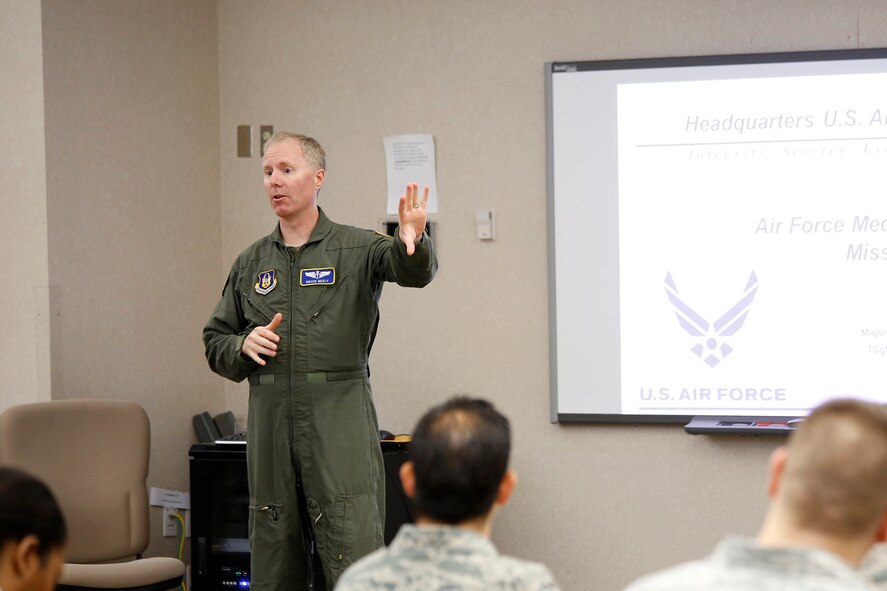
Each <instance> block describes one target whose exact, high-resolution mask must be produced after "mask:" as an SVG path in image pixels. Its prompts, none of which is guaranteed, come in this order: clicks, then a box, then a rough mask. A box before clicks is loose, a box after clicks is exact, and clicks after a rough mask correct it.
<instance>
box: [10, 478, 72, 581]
mask: <svg viewBox="0 0 887 591" xmlns="http://www.w3.org/2000/svg"><path fill="white" fill-rule="evenodd" d="M66 536H67V532H66V529H65V522H64V519H63V517H62V513H61V510H60V509H59V506H58V504H57V503H56V501H55V497H53V495H52V493H51V492H50V491H49V489H48V488H47V487H46V485H44V484H43V483H42V482H40V481H39V480H37V479H36V478H33V477H32V476H29V475H28V474H26V473H24V472H22V471H20V470H15V469H12V468H0V589H2V590H3V591H51V590H52V589H54V588H55V584H56V581H58V578H59V575H61V572H62V566H63V564H64V546H65V539H66Z"/></svg>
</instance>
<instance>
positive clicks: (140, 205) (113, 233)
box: [0, 0, 887, 589]
mask: <svg viewBox="0 0 887 591" xmlns="http://www.w3.org/2000/svg"><path fill="white" fill-rule="evenodd" d="M37 6H38V5H37V3H33V2H32V3H27V2H18V1H15V0H0V14H3V17H2V19H0V55H2V56H3V58H2V64H3V68H4V76H3V77H0V104H2V105H3V109H2V114H0V130H2V131H5V132H6V134H5V135H4V139H5V140H6V141H4V143H3V146H4V147H2V148H0V150H2V152H3V153H2V156H0V173H2V174H0V198H2V200H3V215H2V216H0V245H2V246H4V247H5V250H6V252H7V253H15V254H16V255H17V256H14V257H7V259H8V261H7V262H5V263H3V265H2V266H0V281H3V284H4V285H5V286H6V292H7V293H8V294H9V296H8V297H9V298H10V300H9V301H11V302H12V304H11V305H9V306H4V307H3V314H4V315H3V316H2V321H3V326H4V329H5V330H4V334H3V336H2V337H0V343H2V345H0V359H2V361H0V364H2V365H0V371H2V375H3V376H4V380H3V384H4V385H3V386H2V387H0V388H2V389H0V392H2V397H0V405H2V406H6V405H8V404H11V403H16V402H19V401H31V400H38V399H45V398H47V392H48V390H49V384H50V375H51V378H52V380H51V384H52V397H53V398H79V397H99V398H116V399H126V400H135V401H137V402H139V403H141V404H142V405H143V406H145V408H146V409H147V410H148V413H149V415H150V417H151V420H152V427H153V449H152V453H153V456H152V464H151V475H150V484H151V485H153V486H161V487H164V488H177V489H187V487H188V473H187V449H188V446H189V445H190V443H191V442H192V430H191V425H190V419H191V416H192V415H193V414H195V413H196V412H198V411H200V410H204V409H208V410H210V411H212V412H217V411H220V410H222V409H223V408H226V407H231V408H233V409H234V410H235V411H236V412H237V414H238V416H239V418H240V419H241V420H243V418H244V417H245V410H246V396H245V390H244V387H243V385H233V384H226V383H225V382H224V381H223V380H222V379H221V378H218V377H215V376H213V375H212V374H211V373H210V372H209V370H208V369H207V368H206V364H205V361H204V359H203V351H202V344H201V342H200V331H201V328H202V326H203V323H204V321H205V319H206V317H207V316H208V314H209V312H210V310H211V308H212V306H213V304H214V303H215V301H216V299H217V297H218V295H219V293H220V290H221V287H222V283H223V281H224V276H225V274H226V273H227V269H228V266H229V265H230V263H231V261H232V260H233V258H234V256H235V255H236V254H237V253H238V252H239V251H240V250H241V249H242V248H243V247H245V246H246V245H248V244H249V243H250V242H252V241H253V240H255V239H256V238H258V237H259V236H261V235H264V234H266V233H268V232H269V231H270V230H271V228H272V227H273V224H274V218H273V216H272V215H271V213H270V211H269V209H268V205H267V203H266V201H265V199H264V196H263V193H262V190H261V180H260V165H259V160H258V158H257V157H253V158H237V157H236V156H235V151H234V138H235V126H236V125H238V124H251V125H254V126H257V125H260V124H273V125H274V126H275V127H276V128H277V129H278V130H279V129H293V130H299V131H304V132H307V133H310V134H313V135H315V136H316V137H318V138H319V139H320V140H321V141H322V142H323V143H324V145H325V147H326V148H327V150H328V153H329V163H330V166H329V169H328V177H327V183H326V185H325V188H324V190H323V192H322V194H321V203H322V205H323V207H324V208H325V209H326V210H327V211H328V213H330V215H331V217H333V218H334V219H336V220H338V221H342V222H346V223H353V224H358V225H364V226H375V225H376V224H377V223H378V222H379V220H380V219H382V218H383V217H384V207H385V206H384V196H385V170H384V157H383V150H382V137H383V136H384V135H389V134H396V133H414V132H424V133H432V134H433V135H434V136H435V140H436V142H437V152H438V158H437V164H438V183H439V189H440V196H441V211H440V213H439V214H437V216H436V221H437V222H438V230H439V233H438V239H437V247H438V252H439V256H440V262H441V271H440V274H439V275H438V277H437V279H436V280H435V281H434V282H433V283H432V284H431V285H430V286H429V287H428V288H426V289H425V290H422V291H414V290H405V289H400V288H396V287H389V288H386V293H385V297H384V298H383V319H382V326H381V328H380V331H379V335H378V339H377V345H376V349H375V351H374V354H373V358H372V369H373V384H374V390H375V395H376V400H377V404H378V410H379V416H380V422H381V425H382V426H383V427H384V428H387V429H389V430H392V431H397V432H404V431H409V430H410V429H411V427H412V425H413V423H414V422H415V420H416V418H417V417H418V415H419V414H420V413H421V412H422V411H423V410H424V409H425V408H427V407H428V406H429V405H431V404H433V403H435V402H437V401H439V400H441V399H443V398H445V397H447V396H449V395H450V394H451V393H453V392H466V393H471V394H475V395H482V396H486V397H489V398H491V399H493V400H494V401H495V402H496V403H497V404H498V405H499V406H500V407H501V408H502V409H503V410H504V411H505V412H506V413H507V414H508V415H509V416H510V417H511V419H512V421H513V424H514V430H515V438H516V442H515V447H516V449H515V455H514V466H515V467H516V468H517V470H518V471H519V473H520V476H521V481H520V485H519V487H518V491H517V494H516V496H515V498H514V499H513V501H512V503H511V504H510V505H509V506H508V507H507V508H506V509H505V511H503V513H502V514H501V516H500V517H499V519H498V521H497V525H496V529H495V534H494V537H495V541H496V542H497V544H498V545H499V546H500V548H501V549H502V550H503V551H504V552H508V553H513V554H516V555H519V556H524V557H528V558H534V559H537V560H541V561H544V562H546V563H547V564H549V565H550V566H551V568H552V570H553V571H554V573H555V575H556V577H557V578H558V580H559V581H560V583H561V584H562V586H563V587H564V588H565V589H586V588H595V589H619V588H620V587H621V586H622V585H624V584H625V583H626V582H627V581H629V580H630V579H632V578H634V577H635V576H637V575H638V574H640V573H642V572H646V571H649V570H651V569H653V568H656V567H659V566H662V565H665V564H669V563H671V562H674V561H677V560H684V559H688V558H693V557H697V556H700V555H702V554H704V553H705V552H707V551H708V550H709V549H710V547H711V545H712V544H713V543H714V542H715V541H716V540H717V539H719V538H720V537H721V536H722V535H724V534H725V533H727V532H738V533H752V532H753V531H754V530H755V528H756V527H757V524H758V523H759V520H760V516H761V513H762V511H763V509H764V507H765V504H766V502H765V499H764V495H763V477H764V462H765V459H766V456H767V454H768V453H769V451H770V450H771V449H772V448H773V446H774V445H775V444H776V441H775V440H770V439H747V438H737V437H724V438H710V437H690V436H687V435H685V434H684V433H683V431H682V430H681V429H680V428H679V427H675V426H646V427H640V426H600V425H573V426H562V425H552V424H550V423H549V422H548V405H549V403H548V369H549V368H548V325H547V315H548V302H547V295H548V292H547V285H545V284H544V283H542V282H539V280H538V278H540V277H546V276H547V273H546V265H547V254H546V224H545V147H544V137H545V136H544V131H545V130H544V105H543V76H542V64H543V63H544V62H546V61H551V60H570V59H607V58H632V57H652V56H667V55H690V54H713V53H738V52H763V51H789V50H806V49H837V48H853V47H858V46H860V47H872V46H885V45H887V26H885V25H887V5H884V4H883V3H882V2H879V1H877V0H869V1H852V0H848V1H845V2H834V1H833V0H782V1H780V2H773V1H772V0H770V1H765V0H747V1H745V2H736V1H727V0H720V1H716V2H706V1H703V0H675V1H672V2H650V1H649V0H646V1H641V0H628V1H621V0H620V1H616V0H558V1H552V2H538V1H535V0H489V1H488V2H475V1H468V0H452V1H450V2H423V1H418V2H417V1H415V0H413V1H409V2H408V1H407V0H377V1H374V2H367V3H355V2H345V1H343V0H333V1H330V0H323V1H321V0H300V1H298V2H293V1H292V0H286V1H285V0H276V1H270V0H268V1H263V2H261V3H251V2H241V1H238V0H218V1H216V0H189V1H188V2H182V1H178V0H151V2H145V1H143V0H113V1H112V0H44V1H43V5H42V8H43V11H42V27H43V28H42V31H41V22H40V19H41V15H40V11H39V8H37ZM41 37H42V40H41ZM41 42H42V44H43V47H44V51H43V53H42V55H41V49H40V44H41ZM44 69H45V92H44V89H43V88H41V86H42V85H43V84H44V80H43V77H42V76H41V74H40V72H41V71H43V70H44ZM7 73H8V75H7ZM44 97H45V134H46V135H45V137H46V142H45V164H44V146H43V126H44V112H43V102H44ZM220 196H221V198H220ZM479 207H492V208H495V209H496V212H497V216H498V228H497V240H496V241H495V242H492V243H481V242H479V241H477V240H476V239H475V238H474V227H473V211H474V209H475V208H479ZM47 235H48V238H47ZM47 286H51V289H48V287H47ZM50 296H51V297H50ZM50 310H51V312H52V323H51V325H48V320H47V314H48V313H49V311H50ZM50 329H51V330H50ZM50 332H51V339H50V338H49V334H50ZM48 343H51V349H52V356H51V365H50V356H49V352H48V347H49V344H48ZM407 358H409V359H412V360H413V362H412V367H411V370H410V372H404V371H403V370H402V367H403V363H402V360H403V359H407ZM157 513H158V511H157V510H155V513H154V514H153V518H154V522H155V525H154V527H153V528H152V532H159V529H160V528H159V523H158V522H159V516H158V515H157ZM153 537H154V540H153V541H152V546H151V548H150V549H149V552H148V554H149V555H157V554H165V555H173V554H174V549H173V546H172V539H162V538H160V537H159V535H157V534H156V533H155V534H154V536H153Z"/></svg>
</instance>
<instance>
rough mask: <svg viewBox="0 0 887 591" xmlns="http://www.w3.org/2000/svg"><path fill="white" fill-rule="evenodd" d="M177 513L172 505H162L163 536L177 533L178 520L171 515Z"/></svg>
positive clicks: (166, 536)
mask: <svg viewBox="0 0 887 591" xmlns="http://www.w3.org/2000/svg"><path fill="white" fill-rule="evenodd" d="M174 514H175V515H178V514H179V512H178V511H177V510H176V509H173V508H172V507H164V508H163V537H164V538H169V537H172V536H177V535H179V525H180V524H179V520H178V519H176V518H175V517H173V515H174Z"/></svg>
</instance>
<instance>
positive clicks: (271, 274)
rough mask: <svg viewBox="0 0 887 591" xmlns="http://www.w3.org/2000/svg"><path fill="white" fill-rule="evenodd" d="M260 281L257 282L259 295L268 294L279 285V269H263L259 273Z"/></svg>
mask: <svg viewBox="0 0 887 591" xmlns="http://www.w3.org/2000/svg"><path fill="white" fill-rule="evenodd" d="M258 279H259V281H258V282H257V283H256V293H257V294H259V295H267V294H268V292H270V291H271V290H272V289H274V288H275V287H277V271H275V270H274V269H268V270H267V271H262V272H261V273H259V275H258Z"/></svg>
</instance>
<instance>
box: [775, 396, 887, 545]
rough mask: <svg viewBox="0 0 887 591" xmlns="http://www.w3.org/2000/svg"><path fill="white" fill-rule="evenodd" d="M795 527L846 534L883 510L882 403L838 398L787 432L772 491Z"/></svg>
mask: <svg viewBox="0 0 887 591" xmlns="http://www.w3.org/2000/svg"><path fill="white" fill-rule="evenodd" d="M778 494H779V495H780V496H781V497H782V500H784V501H785V503H786V507H787V509H788V511H789V512H790V514H791V515H792V516H793V518H794V519H795V521H796V523H797V525H798V526H799V527H801V528H804V529H808V530H812V531H818V532H821V533H824V534H826V535H831V536H837V537H841V538H852V537H856V536H860V535H867V534H868V533H869V532H872V533H873V532H874V531H875V530H876V529H877V526H878V524H879V523H880V521H881V520H882V519H883V517H884V515H885V512H887V407H884V406H882V405H878V404H874V403H869V402H862V401H859V400H850V399H842V400H835V401H832V402H828V403H826V404H824V405H822V406H820V407H819V408H817V409H816V410H815V411H813V412H812V413H811V414H810V416H809V417H808V418H807V419H806V420H805V421H804V422H803V423H802V424H801V426H800V428H799V429H798V430H797V431H796V432H795V433H793V434H792V435H791V437H790V438H789V441H788V445H787V460H786V464H785V470H784V472H783V475H782V481H781V484H780V490H779V493H778Z"/></svg>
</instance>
